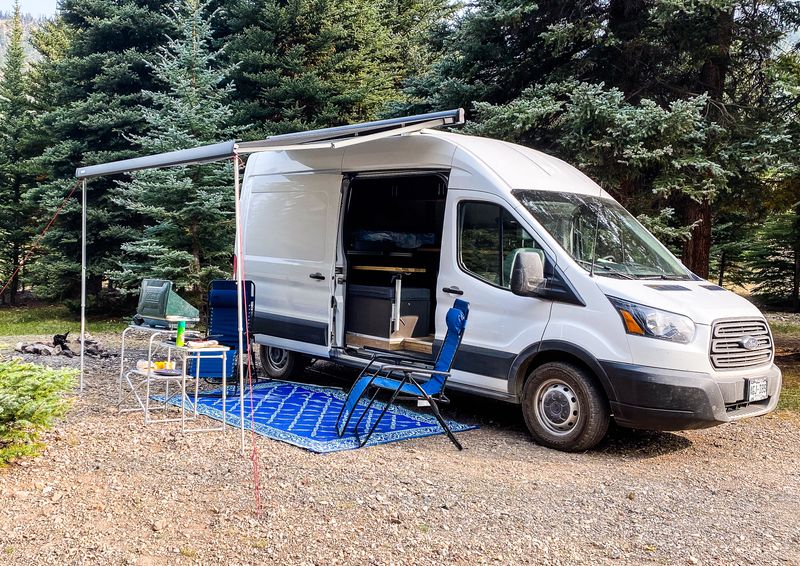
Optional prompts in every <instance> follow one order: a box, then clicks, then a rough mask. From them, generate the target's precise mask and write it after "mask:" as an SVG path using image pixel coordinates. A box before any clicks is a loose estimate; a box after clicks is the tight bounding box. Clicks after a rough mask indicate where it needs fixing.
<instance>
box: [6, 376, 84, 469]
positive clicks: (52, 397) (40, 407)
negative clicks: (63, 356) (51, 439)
mask: <svg viewBox="0 0 800 566" xmlns="http://www.w3.org/2000/svg"><path fill="white" fill-rule="evenodd" d="M77 373H78V372H77V371H76V370H71V369H51V368H48V367H45V366H40V365H36V364H30V363H25V362H22V361H20V360H0V465H2V464H5V463H7V462H9V461H10V460H12V459H14V458H18V457H20V456H32V455H35V454H37V453H38V451H39V450H40V449H41V448H42V444H41V443H40V442H39V441H38V439H39V434H40V433H41V431H42V430H44V429H46V428H48V427H50V426H51V425H52V423H53V419H55V418H56V417H60V416H62V415H63V414H64V413H66V411H67V409H68V408H69V399H67V398H66V397H65V396H64V393H65V392H66V391H68V390H70V389H71V388H72V387H73V386H74V384H75V377H76V375H77Z"/></svg>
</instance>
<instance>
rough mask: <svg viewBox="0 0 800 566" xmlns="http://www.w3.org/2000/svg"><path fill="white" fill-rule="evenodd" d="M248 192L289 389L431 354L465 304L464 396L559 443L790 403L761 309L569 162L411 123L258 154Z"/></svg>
mask: <svg viewBox="0 0 800 566" xmlns="http://www.w3.org/2000/svg"><path fill="white" fill-rule="evenodd" d="M242 188H243V193H242V209H243V211H244V226H243V234H244V260H245V261H244V269H245V277H246V278H247V279H251V280H253V281H254V282H255V284H256V287H257V289H258V293H257V294H256V297H257V299H256V307H255V318H254V323H253V329H252V331H253V332H254V335H255V340H256V342H257V344H259V345H260V352H261V360H262V364H263V366H264V368H265V369H266V371H267V373H268V374H269V375H270V376H272V377H275V378H287V377H291V376H292V374H293V372H295V371H297V370H299V369H300V368H301V367H302V365H303V364H305V363H308V362H309V361H310V360H313V359H326V360H332V361H336V362H340V363H344V364H349V365H355V366H358V365H363V364H365V363H366V361H367V360H368V359H369V356H370V352H371V351H374V350H376V349H377V350H389V351H393V352H397V353H398V354H403V355H407V356H408V357H410V358H416V359H425V358H426V357H428V358H430V357H432V356H433V355H434V354H435V352H436V351H437V347H438V345H439V343H440V341H441V339H442V338H443V336H444V334H445V326H444V321H445V313H446V311H447V309H448V308H449V307H451V306H452V304H453V300H454V299H455V298H462V299H465V300H467V301H469V303H470V320H469V326H468V328H467V331H466V334H465V336H464V341H463V344H462V346H461V348H460V350H459V353H458V356H457V358H456V361H455V365H454V370H453V372H452V375H451V377H450V379H449V381H448V387H449V388H452V389H457V390H462V391H467V392H469V393H473V394H477V395H483V396H486V397H492V398H496V399H502V400H504V401H508V402H509V403H514V404H518V405H520V406H521V410H522V413H523V415H524V419H525V422H526V424H527V427H528V429H529V430H530V432H531V434H532V435H533V437H534V439H535V440H536V441H537V442H538V443H540V444H542V445H544V446H548V447H552V448H557V449H561V450H570V451H577V450H585V449H588V448H590V447H592V446H594V445H595V444H597V443H598V442H599V441H600V440H601V439H602V438H603V436H604V435H605V433H606V431H607V428H608V426H609V423H610V421H611V419H613V420H614V421H615V422H616V423H617V424H619V425H622V426H625V427H633V428H644V429H655V430H681V429H692V428H701V427H708V426H713V425H716V424H720V423H724V422H730V421H734V420H737V419H741V418H745V417H752V416H757V415H763V414H764V413H767V412H769V411H771V410H772V409H773V408H774V407H775V405H776V404H777V402H778V396H779V393H780V389H781V372H780V370H779V369H778V368H777V367H776V366H775V365H774V364H773V353H774V348H773V340H772V335H771V333H770V329H769V326H768V324H767V321H766V320H765V319H764V316H763V315H762V314H761V313H760V312H759V310H758V309H757V308H756V307H755V306H753V305H752V304H751V303H750V302H748V301H747V300H745V299H743V298H742V297H739V296H737V295H735V294H734V293H731V292H729V291H727V290H725V289H723V288H722V287H719V286H717V285H713V284H711V283H709V282H708V281H706V280H703V279H701V278H700V277H698V276H696V275H694V274H693V273H691V272H690V271H689V270H688V269H687V268H686V267H684V266H683V265H682V264H681V262H680V261H678V260H677V259H676V258H675V257H674V256H673V255H672V254H671V253H670V252H669V250H668V249H667V248H666V247H664V246H663V245H662V244H661V243H660V242H659V241H658V240H657V239H656V238H655V237H654V236H653V235H652V234H650V233H649V232H648V231H647V230H646V229H645V228H644V227H643V226H642V225H641V224H640V223H639V222H637V220H636V219H635V218H634V217H633V216H632V215H631V214H630V213H629V212H627V211H626V210H625V209H624V208H623V207H622V206H621V205H620V204H618V203H617V202H616V201H615V200H614V199H613V198H612V197H611V196H610V195H609V194H608V193H607V192H606V191H604V190H603V189H602V188H601V187H600V186H599V185H597V184H596V183H595V182H593V181H592V180H591V179H589V178H588V177H587V176H586V175H584V174H582V173H581V172H580V171H578V170H577V169H575V168H574V167H572V166H570V165H568V164H567V163H564V162H563V161H560V160H559V159H556V158H554V157H552V156H549V155H546V154H544V153H540V152H538V151H534V150H532V149H529V148H526V147H521V146H519V145H514V144H511V143H506V142H502V141H498V140H493V139H486V138H481V137H473V136H467V135H460V134H457V133H447V132H442V131H437V130H421V131H417V132H411V133H409V132H407V131H401V132H400V133H398V134H397V135H387V136H384V137H381V138H379V139H372V140H366V141H364V142H362V143H353V144H344V145H341V146H337V145H336V144H330V146H329V147H309V148H295V149H293V148H291V147H288V148H287V149H285V150H275V149H274V148H273V150H271V151H265V152H263V153H254V154H252V155H251V156H250V158H249V160H248V162H247V166H246V170H245V174H244V179H243V184H242Z"/></svg>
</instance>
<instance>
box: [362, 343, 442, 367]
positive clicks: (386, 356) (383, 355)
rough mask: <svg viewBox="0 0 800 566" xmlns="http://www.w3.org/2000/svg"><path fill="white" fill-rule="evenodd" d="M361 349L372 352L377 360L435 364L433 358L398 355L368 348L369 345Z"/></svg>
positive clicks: (373, 357)
mask: <svg viewBox="0 0 800 566" xmlns="http://www.w3.org/2000/svg"><path fill="white" fill-rule="evenodd" d="M359 350H361V351H363V352H367V353H369V354H371V355H372V359H373V360H375V361H381V360H385V361H389V362H395V363H398V364H399V363H412V364H422V365H426V366H433V364H434V362H433V360H431V359H428V358H421V357H420V358H418V357H416V356H410V355H408V354H403V355H396V354H391V353H388V352H384V351H382V350H375V349H373V348H368V347H365V348H359Z"/></svg>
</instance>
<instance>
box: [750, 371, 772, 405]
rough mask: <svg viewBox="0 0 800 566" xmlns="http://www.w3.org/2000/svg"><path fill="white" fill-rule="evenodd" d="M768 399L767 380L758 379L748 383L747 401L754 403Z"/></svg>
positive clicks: (764, 378)
mask: <svg viewBox="0 0 800 566" xmlns="http://www.w3.org/2000/svg"><path fill="white" fill-rule="evenodd" d="M766 398H767V378H766V377H758V378H756V379H750V380H748V382H747V400H748V401H749V402H750V403H752V402H754V401H761V400H763V399H766Z"/></svg>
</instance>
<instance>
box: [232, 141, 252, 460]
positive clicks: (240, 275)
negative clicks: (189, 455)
mask: <svg viewBox="0 0 800 566" xmlns="http://www.w3.org/2000/svg"><path fill="white" fill-rule="evenodd" d="M233 198H234V200H235V204H234V206H235V211H236V244H235V246H236V304H237V311H236V312H237V313H238V316H237V318H238V322H239V356H238V358H239V420H240V428H241V435H242V455H244V357H245V356H246V355H248V352H247V350H245V349H244V328H243V324H242V322H243V321H242V305H243V300H242V279H244V255H243V254H242V234H241V230H242V223H241V222H242V219H241V210H240V207H239V155H238V154H237V153H234V155H233ZM249 362H250V360H248V363H249Z"/></svg>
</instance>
